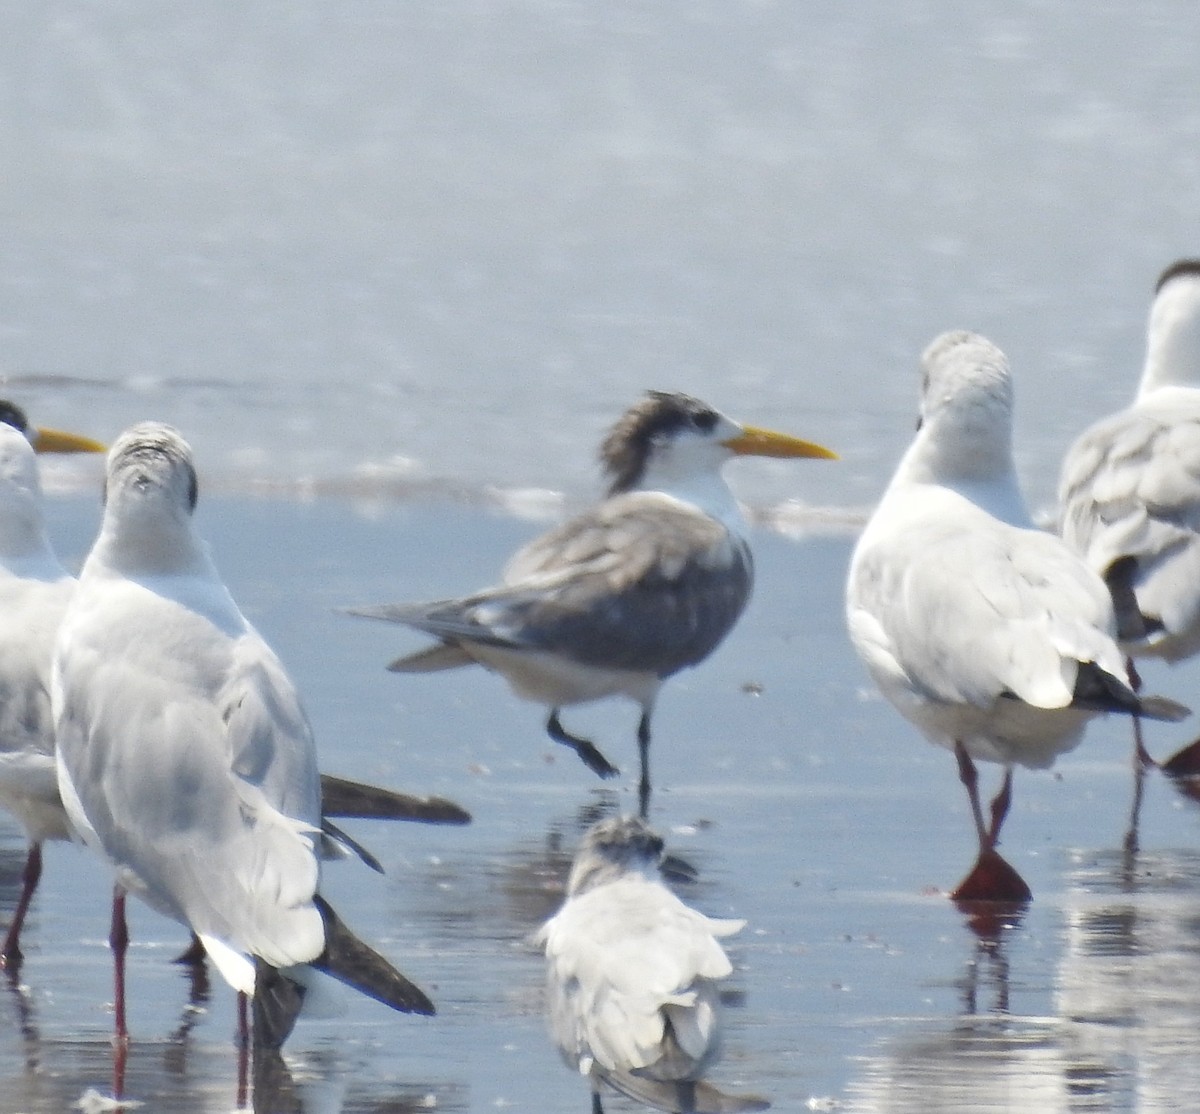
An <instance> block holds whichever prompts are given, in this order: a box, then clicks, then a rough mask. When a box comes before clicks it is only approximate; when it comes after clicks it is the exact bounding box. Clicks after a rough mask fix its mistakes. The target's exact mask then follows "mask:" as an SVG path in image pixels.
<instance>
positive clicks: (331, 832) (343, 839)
mask: <svg viewBox="0 0 1200 1114" xmlns="http://www.w3.org/2000/svg"><path fill="white" fill-rule="evenodd" d="M321 831H322V832H324V833H325V835H327V836H328V837H329V838H330V839H331V840H333V842H334V843H340V844H341V845H342V846H343V847H345V848H347V849H349V850H350V851H353V852H354V853H355V854H356V855H357V856H358V857H359V858H360V859H362V861H363V862H364V863H366V864H367V866H369V867H370V868H371V869H372V870H374V871H378V872H379V873H380V874H382V873H383V864H382V863H380V861H379V860H378V859H377V858H375V856H374V855H372V854H371V852H370V851H368V850H367V849H366V848H365V847H364V846H363V845H362V844H361V843H359V842H358V840H356V839H354V838H353V837H351V836H348V835H347V834H346V833H345V832H343V831H342V829H341V828H339V827H338V826H337V825H336V824H334V822H333V821H332V820H329V819H328V818H326V817H324V816H322V817H321Z"/></svg>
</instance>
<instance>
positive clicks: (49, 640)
mask: <svg viewBox="0 0 1200 1114" xmlns="http://www.w3.org/2000/svg"><path fill="white" fill-rule="evenodd" d="M103 451H104V446H103V445H101V444H100V442H99V441H93V440H91V439H90V438H87V437H79V436H76V435H75V434H73V433H62V432H60V431H58V430H50V429H38V428H35V427H33V426H31V425H30V424H29V420H28V418H26V416H25V412H24V411H23V410H22V409H21V408H20V407H19V406H17V405H16V404H15V403H12V402H8V401H5V400H0V613H3V616H4V622H3V623H0V806H2V807H3V808H4V809H5V810H6V811H8V812H9V813H11V814H12V815H13V816H14V817H16V819H17V820H18V821H20V823H21V826H22V827H23V828H24V829H25V835H26V838H27V839H28V840H29V853H28V855H27V856H26V859H25V870H24V874H23V876H22V885H21V895H20V897H19V898H18V899H17V904H16V908H15V909H14V911H13V916H12V920H11V921H10V922H9V925H8V929H7V930H6V932H5V936H4V942H3V944H2V945H0V967H4V968H6V969H7V970H8V971H9V972H10V973H14V972H15V971H16V969H17V967H18V966H19V965H20V961H21V944H20V941H21V928H22V926H23V925H24V922H25V915H26V913H27V912H28V910H29V903H30V901H31V900H32V899H33V894H34V891H35V890H36V889H37V886H38V882H39V881H40V879H41V876H42V843H43V842H44V841H45V840H47V839H63V840H65V839H68V838H69V837H70V828H69V826H68V823H67V817H66V813H65V812H64V811H63V807H62V801H61V800H60V799H59V796H58V785H57V783H56V781H55V773H54V726H53V722H52V719H51V715H50V654H51V651H52V649H53V647H54V636H55V634H56V633H57V631H58V624H59V622H60V621H61V620H62V616H63V612H64V611H65V610H66V607H67V603H68V601H69V600H70V598H71V592H72V591H73V590H74V587H75V581H74V580H73V579H72V578H71V577H70V576H69V575H68V573H67V571H66V569H64V568H63V567H62V565H61V564H60V563H59V561H58V558H57V557H56V556H55V554H54V550H53V548H52V547H51V545H50V540H49V538H48V537H47V534H46V526H45V521H44V518H43V514H42V488H41V480H40V477H39V474H38V466H37V460H36V459H35V457H34V453H35V452H60V453H61V452H68V453H71V452H85V453H86V452H103Z"/></svg>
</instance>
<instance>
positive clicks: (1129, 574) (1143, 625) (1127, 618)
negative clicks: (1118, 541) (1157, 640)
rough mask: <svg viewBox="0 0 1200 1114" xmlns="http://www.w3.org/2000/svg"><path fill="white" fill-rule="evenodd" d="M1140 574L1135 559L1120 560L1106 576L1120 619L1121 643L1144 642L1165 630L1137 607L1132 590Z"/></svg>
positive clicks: (1158, 622) (1118, 633) (1110, 566)
mask: <svg viewBox="0 0 1200 1114" xmlns="http://www.w3.org/2000/svg"><path fill="white" fill-rule="evenodd" d="M1137 574H1138V563H1137V558H1136V557H1118V558H1117V559H1116V560H1115V561H1114V562H1113V563H1112V564H1111V565H1109V566H1108V568H1107V570H1105V573H1104V583H1105V584H1107V585H1108V593H1109V595H1110V596H1112V601H1113V613H1114V614H1115V615H1116V618H1117V637H1118V638H1119V639H1120V640H1121V641H1122V642H1141V641H1142V639H1144V638H1145V637H1146V636H1147V635H1149V634H1153V633H1154V632H1155V631H1160V630H1162V629H1163V625H1162V622H1161V621H1160V620H1158V619H1154V618H1152V617H1150V616H1147V615H1143V614H1142V610H1141V608H1140V607H1139V606H1138V601H1137V593H1136V592H1135V591H1134V587H1133V586H1134V581H1135V580H1136V579H1137Z"/></svg>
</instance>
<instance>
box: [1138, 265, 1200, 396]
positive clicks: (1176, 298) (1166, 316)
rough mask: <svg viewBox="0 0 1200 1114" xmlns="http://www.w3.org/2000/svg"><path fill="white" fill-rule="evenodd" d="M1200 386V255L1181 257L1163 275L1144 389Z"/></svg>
mask: <svg viewBox="0 0 1200 1114" xmlns="http://www.w3.org/2000/svg"><path fill="white" fill-rule="evenodd" d="M1167 386H1182V387H1200V259H1180V260H1178V261H1177V262H1175V263H1172V264H1171V266H1169V267H1168V268H1167V269H1166V270H1165V271H1163V273H1162V274H1161V275H1160V276H1159V279H1158V284H1157V285H1156V286H1155V288H1154V302H1153V304H1152V305H1151V307H1150V321H1149V324H1148V326H1147V330H1146V366H1145V369H1144V370H1143V372H1142V384H1141V389H1142V391H1147V390H1153V389H1154V388H1155V387H1167Z"/></svg>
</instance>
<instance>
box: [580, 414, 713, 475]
mask: <svg viewBox="0 0 1200 1114" xmlns="http://www.w3.org/2000/svg"><path fill="white" fill-rule="evenodd" d="M716 424H717V412H716V411H715V410H714V409H713V408H712V407H711V406H709V405H708V404H707V403H704V402H701V401H700V400H699V399H698V398H692V396H691V395H685V394H679V393H677V392H673V391H647V392H646V395H645V397H644V398H642V399H640V400H639V401H638V402H636V403H635V404H634V405H633V406H631V407H630V408H629V409H628V410H626V411H625V413H624V414H622V415H621V417H620V418H619V419H618V420H617V423H616V424H615V425H614V426H613V427H612V429H611V430H610V431H609V434H608V436H607V437H606V438H605V439H604V443H603V444H602V445H601V446H600V462H601V464H603V466H604V471H605V472H606V473H607V475H608V477H609V494H610V495H617V494H619V493H620V492H622V491H628V490H630V488H632V487H633V486H634V485H635V484H636V483H637V481H638V479H639V478H640V476H641V474H642V470H643V469H644V468H645V466H646V457H647V455H648V454H649V452H650V446H651V444H652V443H653V442H654V441H655V439H656V438H659V437H662V436H664V435H669V434H671V433H674V432H675V431H677V430H680V429H684V428H687V427H689V426H690V427H692V428H694V429H698V430H709V429H712V428H713V426H714V425H716Z"/></svg>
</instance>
